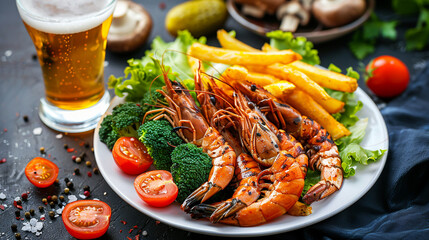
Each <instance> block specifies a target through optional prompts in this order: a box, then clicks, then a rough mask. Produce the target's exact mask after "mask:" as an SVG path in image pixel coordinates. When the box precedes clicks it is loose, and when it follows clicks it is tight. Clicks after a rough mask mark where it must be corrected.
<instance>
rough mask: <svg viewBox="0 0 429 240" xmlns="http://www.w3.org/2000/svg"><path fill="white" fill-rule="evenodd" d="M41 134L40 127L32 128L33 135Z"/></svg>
mask: <svg viewBox="0 0 429 240" xmlns="http://www.w3.org/2000/svg"><path fill="white" fill-rule="evenodd" d="M41 134H42V128H41V127H38V128H35V129H33V135H36V136H38V135H41Z"/></svg>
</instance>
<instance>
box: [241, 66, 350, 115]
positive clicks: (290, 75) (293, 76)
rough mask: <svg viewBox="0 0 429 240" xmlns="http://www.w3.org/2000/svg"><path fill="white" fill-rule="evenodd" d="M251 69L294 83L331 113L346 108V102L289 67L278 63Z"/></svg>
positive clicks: (251, 68)
mask: <svg viewBox="0 0 429 240" xmlns="http://www.w3.org/2000/svg"><path fill="white" fill-rule="evenodd" d="M249 69H250V70H251V71H256V72H261V73H266V74H271V75H273V76H275V77H277V78H280V79H285V80H287V81H289V82H291V83H293V84H294V85H295V86H297V87H298V88H299V89H301V90H302V91H305V92H306V93H308V94H309V95H310V96H312V97H313V98H314V100H315V101H316V102H317V103H319V104H320V105H321V106H322V107H323V108H325V109H326V111H328V112H329V113H337V112H339V111H341V110H342V109H343V107H344V102H341V101H339V100H337V99H335V98H332V97H331V96H329V94H328V93H327V92H326V91H325V89H323V88H322V87H321V86H319V85H318V84H317V83H315V82H314V81H312V80H311V79H310V78H309V77H308V76H307V75H305V74H304V73H302V72H300V71H297V70H295V69H293V68H291V67H290V66H288V65H284V64H279V63H276V64H271V65H269V66H266V67H250V66H249Z"/></svg>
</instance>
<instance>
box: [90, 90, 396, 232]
mask: <svg viewBox="0 0 429 240" xmlns="http://www.w3.org/2000/svg"><path fill="white" fill-rule="evenodd" d="M356 95H357V97H358V99H359V100H360V101H362V102H363V104H364V105H363V108H362V110H361V111H360V112H359V114H358V115H359V117H360V118H368V128H367V130H366V136H365V138H364V140H363V141H362V144H361V145H362V146H363V147H364V148H367V149H371V150H376V149H386V150H387V149H388V147H389V142H388V141H389V140H388V135H387V129H386V124H385V123H384V120H383V117H382V116H381V113H380V111H379V110H378V108H377V106H376V105H375V104H374V102H373V101H372V100H371V99H370V98H369V97H368V95H366V93H365V92H364V91H363V90H362V89H360V88H359V89H357V91H356ZM122 101H123V100H122V99H120V98H117V97H116V98H114V99H113V100H112V103H111V106H110V108H109V110H108V112H109V111H111V109H112V108H113V106H116V105H117V104H119V103H121V102H122ZM100 123H101V120H100V122H99V124H98V127H97V129H96V130H95V132H94V152H95V159H96V161H97V164H98V167H99V169H100V172H101V173H102V175H103V177H104V179H105V180H106V182H107V183H108V184H109V186H110V187H111V188H112V189H113V190H114V191H115V192H116V193H117V194H118V195H119V196H120V197H121V198H122V199H123V200H125V201H126V202H127V203H128V204H130V205H131V206H133V207H134V208H136V209H137V210H139V211H140V212H142V213H144V214H146V215H147V216H149V217H152V218H154V219H156V220H159V221H161V222H163V223H165V224H168V225H171V226H173V227H177V228H180V229H184V230H187V231H192V232H197V233H203V234H208V235H216V236H237V237H238V236H240V237H244V236H249V237H250V236H261V235H270V234H276V233H281V232H287V231H292V230H295V229H299V228H303V227H306V226H309V225H311V224H315V223H317V222H320V221H322V220H324V219H327V218H329V217H331V216H333V215H335V214H337V213H339V212H341V211H342V210H344V209H345V208H347V207H349V206H350V205H352V204H353V203H355V202H356V201H357V200H359V199H360V198H361V197H362V196H363V195H364V194H365V193H366V192H368V190H369V189H370V188H371V187H372V186H373V185H374V183H375V182H376V181H377V179H378V177H379V176H380V174H381V171H382V170H383V167H384V164H385V162H386V158H387V151H386V153H385V154H384V156H383V157H382V158H381V159H380V160H379V161H377V162H375V163H371V164H369V165H367V166H359V167H358V168H357V169H356V175H355V176H353V177H350V178H347V179H345V180H344V183H343V186H342V188H341V189H340V191H338V192H336V193H335V194H333V195H332V196H330V197H329V198H327V199H324V200H321V201H319V202H316V203H313V204H312V205H311V206H312V207H313V213H312V214H311V215H309V216H305V217H294V216H289V215H284V216H282V217H279V218H277V219H275V220H274V221H271V222H269V223H267V224H264V225H261V226H256V227H236V226H228V225H223V224H212V223H210V222H209V221H206V220H194V219H191V217H190V216H189V215H188V214H185V213H184V212H183V211H181V210H180V206H179V204H177V203H175V204H172V205H170V206H169V207H166V208H153V207H150V206H148V205H147V204H145V203H144V202H143V201H142V200H141V199H140V198H139V196H138V195H137V193H136V192H135V190H134V185H133V183H134V179H135V176H129V175H126V174H124V173H122V171H121V170H120V169H119V168H118V167H117V166H116V164H115V162H114V160H113V157H112V154H111V152H110V151H109V149H108V148H107V147H106V145H105V144H104V143H102V142H100V139H99V137H98V130H99V127H100Z"/></svg>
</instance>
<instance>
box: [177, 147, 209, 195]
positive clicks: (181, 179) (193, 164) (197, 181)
mask: <svg viewBox="0 0 429 240" xmlns="http://www.w3.org/2000/svg"><path fill="white" fill-rule="evenodd" d="M171 161H172V162H173V165H171V174H172V175H173V181H174V183H176V185H177V187H178V188H179V194H178V195H177V198H176V201H178V202H180V203H182V202H183V201H184V200H185V199H186V197H187V196H189V194H191V193H192V192H193V191H194V190H195V189H197V188H198V187H199V186H201V184H203V183H204V182H206V181H207V180H208V178H209V174H210V170H211V168H212V160H211V158H210V157H209V155H207V153H204V152H203V150H202V149H201V148H199V147H197V146H196V145H194V144H192V143H186V144H182V145H179V146H177V147H176V148H175V149H174V151H173V152H172V153H171Z"/></svg>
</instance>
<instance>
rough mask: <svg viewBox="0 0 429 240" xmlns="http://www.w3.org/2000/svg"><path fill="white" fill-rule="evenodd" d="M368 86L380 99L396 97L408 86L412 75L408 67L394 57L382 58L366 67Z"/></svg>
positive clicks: (376, 59)
mask: <svg viewBox="0 0 429 240" xmlns="http://www.w3.org/2000/svg"><path fill="white" fill-rule="evenodd" d="M366 72H367V74H368V76H369V77H368V78H367V79H366V85H367V86H368V88H369V89H370V90H371V91H372V92H374V93H375V94H376V95H377V96H379V97H385V98H388V97H394V96H397V95H399V94H401V93H402V92H403V91H405V89H406V88H407V86H408V82H409V80H410V73H409V71H408V68H407V66H406V65H405V64H404V63H403V62H402V61H401V60H399V59H397V58H395V57H392V56H380V57H377V58H375V59H374V60H372V61H371V62H370V63H369V64H368V65H367V66H366Z"/></svg>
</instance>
